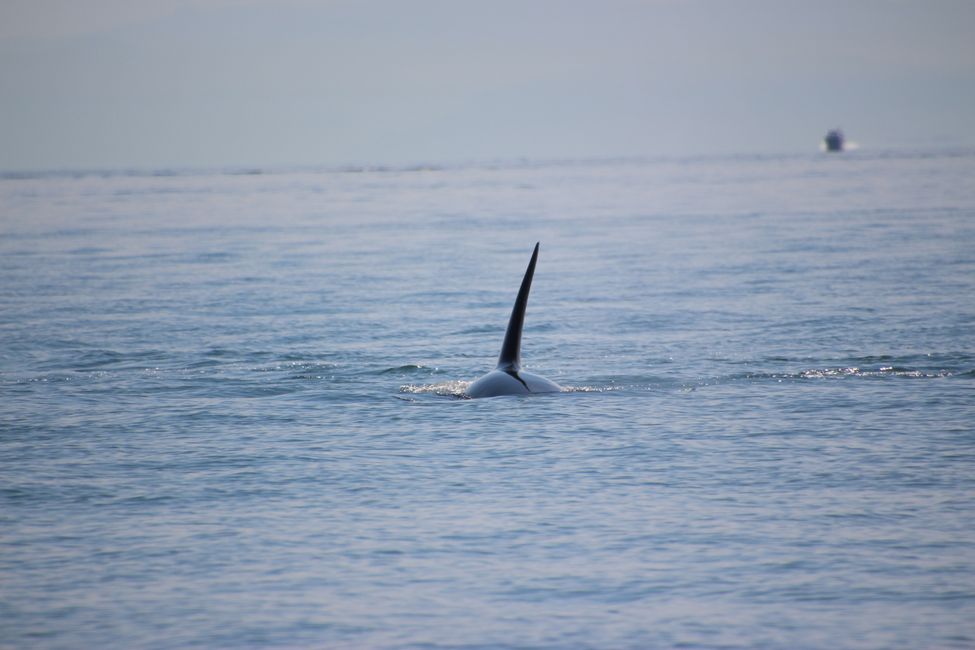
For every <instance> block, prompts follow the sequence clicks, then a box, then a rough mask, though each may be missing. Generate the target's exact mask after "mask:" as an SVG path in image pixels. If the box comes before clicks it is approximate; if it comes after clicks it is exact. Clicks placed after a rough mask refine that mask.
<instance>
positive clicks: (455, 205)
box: [0, 151, 975, 649]
mask: <svg viewBox="0 0 975 650" xmlns="http://www.w3.org/2000/svg"><path fill="white" fill-rule="evenodd" d="M973 179H975V152H973V151H953V152H922V151H901V152H883V153H878V152H872V153H871V152H867V151H858V152H853V153H848V154H843V155H826V154H818V155H814V154H809V155H806V154H802V155H793V156H738V157H721V158H684V159H682V158H672V159H648V160H599V161H561V162H549V163H529V162H521V163H511V164H495V165H466V166H453V167H417V168H409V169H290V170H285V169H276V170H274V169H272V170H260V169H254V170H229V171H219V170H218V171H184V170H175V171H161V172H156V173H135V172H110V173H78V174H73V173H61V172H52V173H45V174H7V175H6V176H3V177H2V178H0V647H4V648H96V647H115V648H145V649H157V648H158V649H163V648H382V649H420V648H423V649H446V648H455V649H461V648H464V649H473V648H538V649H542V648H546V649H547V648H670V647H692V648H912V649H913V648H922V647H923V648H971V647H975V182H973ZM536 241H540V242H541V253H540V257H539V263H538V268H537V270H536V274H535V283H534V286H533V289H532V295H531V300H530V302H529V307H528V315H527V319H526V331H525V339H524V344H523V354H524V359H525V362H526V367H527V368H528V369H529V370H531V371H533V372H537V373H540V374H543V375H545V376H548V377H550V378H551V379H553V380H555V381H557V382H558V383H559V384H561V385H563V386H564V387H566V391H565V392H563V393H559V394H554V395H545V396H533V397H526V398H521V397H501V398H493V399H482V400H468V399H462V398H461V394H462V391H463V388H464V386H466V384H467V382H469V381H471V380H473V379H475V378H476V377H477V376H479V375H480V374H482V373H484V372H486V371H487V370H489V369H491V368H492V367H493V365H494V363H495V359H496V357H497V354H498V350H499V348H500V343H501V339H502V337H503V334H504V328H505V325H506V322H507V317H508V313H509V311H510V308H511V304H512V302H513V301H514V296H515V293H516V292H517V288H518V284H519V282H520V281H521V276H522V274H523V272H524V269H525V266H526V264H527V262H528V259H529V256H530V254H531V249H532V247H533V246H534V244H535V242H536Z"/></svg>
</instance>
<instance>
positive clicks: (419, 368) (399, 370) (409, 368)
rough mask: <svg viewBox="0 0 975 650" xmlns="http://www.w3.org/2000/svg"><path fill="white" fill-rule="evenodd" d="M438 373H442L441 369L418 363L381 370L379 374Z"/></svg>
mask: <svg viewBox="0 0 975 650" xmlns="http://www.w3.org/2000/svg"><path fill="white" fill-rule="evenodd" d="M438 372H440V369H439V368H433V367H430V366H424V365H422V364H418V363H408V364H406V365H403V366H397V367H395V368H386V369H385V370H380V371H379V373H378V374H380V375H433V374H436V373H438Z"/></svg>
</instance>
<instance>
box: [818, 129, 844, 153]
mask: <svg viewBox="0 0 975 650" xmlns="http://www.w3.org/2000/svg"><path fill="white" fill-rule="evenodd" d="M823 144H825V145H826V151H843V132H842V131H840V130H839V129H830V131H829V133H827V134H826V137H825V138H823Z"/></svg>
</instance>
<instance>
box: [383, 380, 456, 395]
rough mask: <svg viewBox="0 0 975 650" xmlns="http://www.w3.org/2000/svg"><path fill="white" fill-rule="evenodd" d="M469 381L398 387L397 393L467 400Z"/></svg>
mask: <svg viewBox="0 0 975 650" xmlns="http://www.w3.org/2000/svg"><path fill="white" fill-rule="evenodd" d="M471 383H472V382H470V381H461V380H454V381H444V382H441V383H439V384H427V385H419V384H406V385H405V386H400V387H399V392H401V393H409V394H410V395H439V396H441V397H456V398H458V399H466V398H467V394H466V391H467V387H468V386H470V385H471Z"/></svg>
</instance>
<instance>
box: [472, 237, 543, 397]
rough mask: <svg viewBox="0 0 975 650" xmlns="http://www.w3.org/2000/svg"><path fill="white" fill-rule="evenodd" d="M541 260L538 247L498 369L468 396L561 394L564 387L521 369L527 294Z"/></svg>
mask: <svg viewBox="0 0 975 650" xmlns="http://www.w3.org/2000/svg"><path fill="white" fill-rule="evenodd" d="M537 261H538V244H537V243H536V244H535V251H534V252H533V253H532V259H531V261H530V262H529V263H528V269H527V270H526V271H525V277H524V279H522V281H521V289H519V290H518V297H517V298H516V299H515V306H514V307H513V308H512V309H511V318H510V319H509V320H508V329H507V331H506V332H505V333H504V343H502V344H501V354H500V355H499V356H498V366H497V367H496V368H495V369H494V370H492V371H491V372H489V373H488V374H486V375H484V376H483V377H481V378H480V379H478V380H477V381H475V382H473V383H472V384H471V385H470V386H468V387H467V390H466V391H464V394H465V395H466V396H467V397H497V396H499V395H528V394H531V393H558V392H560V391H561V390H562V387H561V386H559V385H558V384H556V383H555V382H554V381H551V380H548V379H546V378H545V377H542V376H540V375H536V374H533V373H530V372H525V371H524V370H522V369H521V331H522V328H523V327H524V324H525V308H526V307H527V306H528V292H529V291H531V288H532V277H534V275H535V262H537Z"/></svg>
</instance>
